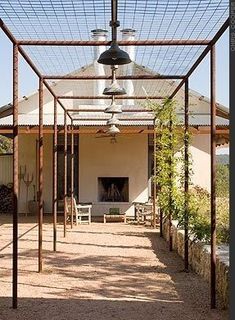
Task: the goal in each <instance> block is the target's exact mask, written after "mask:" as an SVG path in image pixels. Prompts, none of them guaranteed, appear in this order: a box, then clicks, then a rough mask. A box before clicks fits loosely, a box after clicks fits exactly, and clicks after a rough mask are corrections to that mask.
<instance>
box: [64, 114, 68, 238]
mask: <svg viewBox="0 0 235 320" xmlns="http://www.w3.org/2000/svg"><path fill="white" fill-rule="evenodd" d="M67 154H68V126H67V113H66V111H64V237H66V231H67V210H66V208H67V175H68V172H67V170H68V166H67Z"/></svg>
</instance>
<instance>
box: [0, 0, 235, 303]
mask: <svg viewBox="0 0 235 320" xmlns="http://www.w3.org/2000/svg"><path fill="white" fill-rule="evenodd" d="M228 6H229V3H228V0H207V1H202V0H198V1H190V0H184V1H180V0H177V1H171V0H159V1H152V0H140V1H137V0H128V1H127V0H119V1H118V3H117V0H113V1H110V0H103V1H101V0H98V1H92V0H87V1H85V0H82V1H73V0H67V1H65V0H34V1H28V0H2V1H1V4H0V17H1V20H0V26H1V29H2V30H3V32H4V33H5V34H6V35H7V37H8V38H9V40H10V41H11V42H12V44H13V87H12V88H13V172H14V178H13V188H14V211H13V280H12V281H13V308H17V287H18V279H17V277H18V195H19V189H18V149H19V144H18V135H19V122H18V104H19V103H18V100H19V97H18V84H19V83H18V82H19V79H18V68H19V66H18V59H19V55H21V56H22V57H23V58H24V59H25V61H26V62H27V63H28V64H29V66H30V67H31V68H32V70H33V71H34V72H35V74H36V75H37V76H38V79H39V120H38V121H39V127H38V130H37V131H38V138H39V168H38V176H39V209H38V224H39V229H38V230H39V232H38V271H39V272H41V271H42V224H43V192H42V191H43V134H44V131H45V130H48V129H45V128H44V126H43V104H44V101H43V88H44V87H45V88H46V89H47V90H48V91H49V92H50V93H51V95H52V96H53V99H54V128H53V137H54V138H53V249H54V251H56V242H57V230H56V225H57V179H56V177H57V135H58V124H57V107H58V105H59V106H60V107H62V108H63V110H64V129H63V132H64V159H65V162H64V163H65V164H64V177H65V179H64V203H65V201H66V196H67V138H68V133H70V134H71V196H73V194H74V132H75V130H76V131H78V132H79V130H77V129H76V128H75V126H76V121H77V120H78V117H77V115H76V113H77V112H79V111H81V109H77V110H76V109H72V108H71V106H69V105H66V103H65V102H64V101H65V99H66V100H67V101H68V100H79V99H83V100H85V99H104V96H94V95H92V94H91V95H89V96H84V95H82V93H81V94H79V95H78V96H73V95H72V96H69V95H63V94H60V93H59V94H58V93H57V92H55V90H54V88H53V86H52V81H56V80H68V81H69V80H76V81H77V82H78V86H79V81H99V80H105V79H111V76H100V75H95V74H94V75H91V76H90V75H89V76H86V75H84V76H83V75H73V74H72V72H73V71H74V70H76V69H79V68H82V67H83V66H85V65H87V64H89V63H91V62H92V61H93V55H92V48H93V47H94V46H104V45H105V46H108V45H110V43H111V41H110V40H108V41H95V40H92V39H91V38H90V31H91V30H92V29H97V28H103V29H107V30H109V29H110V26H109V21H110V20H111V18H110V17H111V12H112V17H113V16H116V17H117V16H118V18H119V20H120V26H121V27H122V28H133V29H136V30H138V33H137V38H136V40H134V41H123V40H122V41H120V40H117V43H118V45H119V46H121V47H122V46H135V48H136V60H135V62H136V63H138V64H140V65H144V66H146V67H147V68H149V69H151V70H153V71H155V72H156V75H146V74H143V75H141V74H140V75H129V74H125V73H123V74H122V73H121V74H120V75H118V76H117V79H121V80H133V81H139V82H140V83H141V81H146V80H151V81H152V84H153V85H154V83H155V82H154V81H155V80H156V79H157V80H166V79H172V80H177V81H178V85H177V86H176V87H174V88H173V90H170V89H169V90H168V91H165V89H164V88H163V86H161V85H159V87H158V94H154V95H151V96H148V98H149V99H153V100H162V99H164V98H166V97H167V98H170V99H172V98H174V97H175V95H176V94H177V93H178V92H179V90H180V89H181V88H182V87H183V86H184V92H185V96H184V100H185V109H184V132H185V136H187V133H188V131H189V87H188V82H189V77H190V76H191V75H192V73H193V72H194V70H195V69H196V68H197V66H198V65H199V64H200V63H201V62H202V60H203V59H204V58H205V57H206V56H207V55H208V54H209V55H210V106H211V114H210V117H211V123H210V135H211V308H215V307H216V205H215V200H216V195H215V149H216V142H215V138H216V123H215V117H216V93H215V87H216V75H215V73H216V67H215V55H216V53H215V44H216V42H217V40H218V39H219V38H220V37H221V35H222V34H223V33H224V32H225V30H226V29H227V28H228V26H229V20H228ZM106 98H107V99H110V97H106ZM119 98H120V99H136V100H143V99H146V96H141V95H134V96H120V97H119ZM86 111H88V110H87V109H86ZM94 111H97V110H96V109H95V108H90V110H89V112H91V113H92V112H94ZM132 111H133V112H134V111H135V110H134V109H133V110H132ZM138 111H139V110H138ZM129 112H130V110H129ZM143 112H146V110H143ZM68 119H70V122H71V125H70V126H68ZM152 132H153V131H152ZM154 132H155V131H154ZM188 147H189V144H188V140H187V139H185V161H186V164H187V163H188ZM188 188H189V170H188V166H187V165H186V166H185V195H186V197H185V270H188V215H187V210H188V203H187V199H188V198H187V193H188ZM155 196H156V185H155V184H154V201H153V204H154V208H153V210H154V214H153V218H154V227H155V226H156V208H155ZM64 207H65V206H64ZM66 218H67V217H66V210H65V209H64V236H66ZM169 218H170V226H171V217H169ZM161 222H162V221H161ZM72 225H73V221H72V219H71V227H72ZM170 239H171V234H170Z"/></svg>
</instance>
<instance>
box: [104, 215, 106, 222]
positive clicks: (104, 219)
mask: <svg viewBox="0 0 235 320" xmlns="http://www.w3.org/2000/svg"><path fill="white" fill-rule="evenodd" d="M104 223H106V215H105V214H104Z"/></svg>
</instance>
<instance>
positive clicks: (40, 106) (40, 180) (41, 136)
mask: <svg viewBox="0 0 235 320" xmlns="http://www.w3.org/2000/svg"><path fill="white" fill-rule="evenodd" d="M38 140H39V150H38V152H39V157H38V158H39V166H38V167H39V173H38V177H39V181H38V182H39V186H38V191H39V208H38V272H41V271H42V224H43V80H42V78H39V134H38Z"/></svg>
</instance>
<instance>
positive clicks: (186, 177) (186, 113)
mask: <svg viewBox="0 0 235 320" xmlns="http://www.w3.org/2000/svg"><path fill="white" fill-rule="evenodd" d="M188 82H189V81H188V79H186V81H185V88H184V100H185V101H184V270H185V271H186V272H187V271H188V269H189V255H188V223H189V121H188V120H189V88H188Z"/></svg>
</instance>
